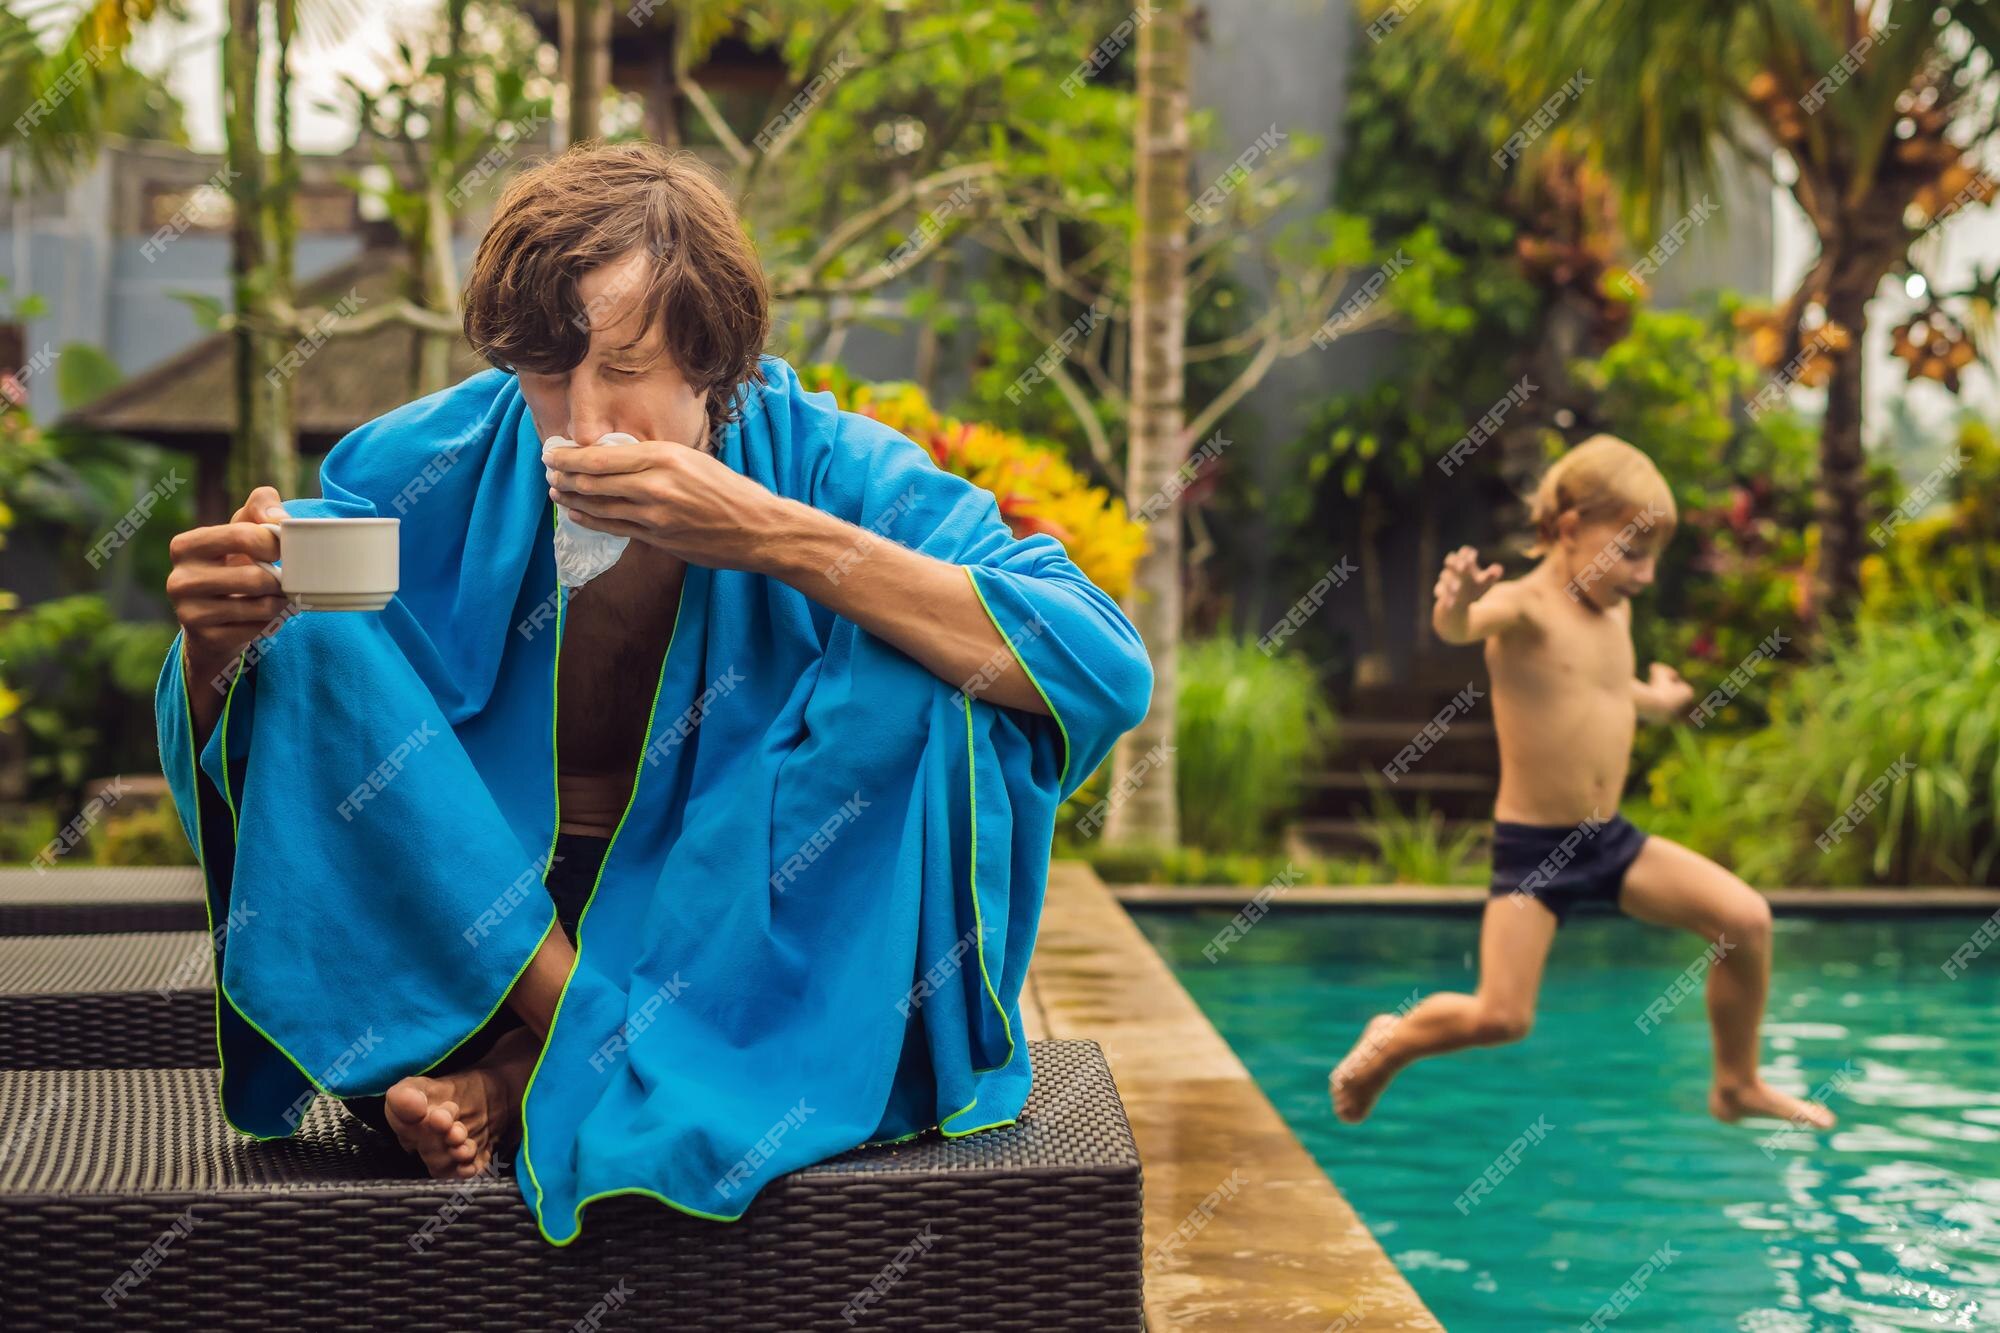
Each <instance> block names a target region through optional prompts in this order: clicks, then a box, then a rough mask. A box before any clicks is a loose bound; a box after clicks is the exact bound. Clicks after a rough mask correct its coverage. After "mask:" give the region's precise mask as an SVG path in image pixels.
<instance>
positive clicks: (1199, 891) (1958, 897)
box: [1107, 884, 2000, 914]
mask: <svg viewBox="0 0 2000 1333" xmlns="http://www.w3.org/2000/svg"><path fill="white" fill-rule="evenodd" d="M1107 887H1108V891H1109V892H1110V894H1111V896H1112V897H1113V898H1115V899H1117V900H1118V902H1120V903H1121V904H1123V905H1124V906H1126V907H1190V908H1192V907H1228V908H1236V909H1241V908H1243V907H1245V906H1248V905H1249V904H1250V903H1251V902H1252V901H1253V900H1256V899H1257V898H1258V897H1259V896H1260V895H1262V897H1263V900H1264V902H1265V903H1266V904H1267V905H1271V906H1276V905H1278V904H1280V903H1283V904H1288V905H1291V906H1294V907H1311V908H1329V907H1330V908H1357V909H1367V908H1375V909H1379V908H1385V907H1388V908H1403V909H1418V910H1423V911H1433V912H1473V911H1477V910H1479V909H1480V908H1482V907H1483V906H1484V905H1485V902H1486V899H1487V898H1488V897H1489V896H1490V895H1489V894H1488V892H1487V890H1485V889H1483V888H1478V887H1475V886H1472V885H1463V884H1451V885H1424V884H1355V885H1337V884H1301V885H1297V886H1295V887H1291V888H1285V887H1282V886H1280V887H1277V888H1272V887H1271V886H1268V885H1265V886H1259V887H1240V886H1233V885H1224V884H1214V885H1186V886H1182V885H1173V884H1113V885H1109V886H1107ZM1759 892H1761V893H1762V894H1763V895H1764V897H1765V899H1766V900H1767V901H1768V902H1769V903H1770V904H1771V906H1772V908H1773V909H1774V910H1776V911H1779V912H1785V913H1798V914H1813V913H1839V912H1862V913H1872V912H1881V913H1898V912H1904V913H1908V912H1984V913H1993V912H2000V889H1958V888H1941V887H1937V888H1912V889H1884V888H1847V889H1818V888H1812V889H1762V890H1759Z"/></svg>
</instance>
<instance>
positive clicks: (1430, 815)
mask: <svg viewBox="0 0 2000 1333" xmlns="http://www.w3.org/2000/svg"><path fill="white" fill-rule="evenodd" d="M1374 804H1375V815H1374V818H1372V819H1370V820H1369V821H1368V827H1367V835H1368V840H1369V841H1370V842H1372V843H1374V844H1375V856H1376V859H1377V860H1378V862H1379V863H1380V867H1381V868H1380V872H1379V873H1380V874H1381V875H1382V876H1383V877H1384V878H1386V879H1387V880H1388V881H1389V882H1390V883H1392V884H1484V883H1486V882H1487V880H1488V878H1489V875H1488V866H1487V863H1486V862H1485V860H1483V859H1482V858H1481V857H1480V855H1479V844H1480V839H1481V836H1482V830H1481V829H1479V828H1467V829H1461V830H1459V831H1458V832H1456V833H1452V832H1447V831H1446V829H1445V822H1444V818H1443V816H1441V815H1439V814H1438V813H1437V812H1435V811H1433V810H1432V809H1431V808H1430V803H1429V802H1428V801H1424V800H1421V799H1420V800H1418V802H1417V805H1416V809H1415V810H1414V811H1412V812H1410V813H1408V814H1405V813H1404V812H1403V811H1401V810H1399V809H1398V808H1397V807H1396V804H1395V803H1394V802H1393V801H1391V800H1389V798H1388V796H1387V794H1386V793H1384V792H1383V791H1382V790H1381V789H1380V788H1379V787H1378V788H1377V789H1376V791H1375V800H1374Z"/></svg>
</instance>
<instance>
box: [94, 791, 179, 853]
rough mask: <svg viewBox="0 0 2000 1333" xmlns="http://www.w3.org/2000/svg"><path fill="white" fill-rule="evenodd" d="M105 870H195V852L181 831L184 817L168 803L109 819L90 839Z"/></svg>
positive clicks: (123, 812) (117, 814) (117, 812)
mask: <svg viewBox="0 0 2000 1333" xmlns="http://www.w3.org/2000/svg"><path fill="white" fill-rule="evenodd" d="M90 842H91V850H92V853H93V854H94V856H95V858H96V861H97V864H98V865H101V866H191V865H194V864H195V859H194V851H193V849H192V848H190V847H189V846H188V842H187V835H186V834H185V833H184V832H182V831H181V821H180V816H179V815H177V814H175V813H174V807H173V805H172V804H171V803H170V802H167V801H155V802H153V803H151V804H149V805H144V806H140V807H138V808H136V809H133V810H130V811H122V810H121V811H114V812H113V813H111V814H109V815H107V816H105V819H104V822H103V823H101V824H99V825H98V826H97V828H96V829H95V830H94V831H93V832H92V833H91V835H90Z"/></svg>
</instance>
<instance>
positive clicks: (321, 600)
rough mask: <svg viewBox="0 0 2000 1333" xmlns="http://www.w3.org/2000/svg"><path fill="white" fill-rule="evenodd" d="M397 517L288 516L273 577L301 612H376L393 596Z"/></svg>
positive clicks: (274, 527)
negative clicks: (275, 577)
mask: <svg viewBox="0 0 2000 1333" xmlns="http://www.w3.org/2000/svg"><path fill="white" fill-rule="evenodd" d="M402 523H403V520H402V519H400V518H288V519H285V520H284V521H283V522H281V523H266V524H265V525H264V526H265V527H267V528H269V529H271V531H273V532H275V533H277V534H278V563H277V564H275V565H274V564H272V563H271V562H270V561H268V560H259V561H258V562H257V563H258V564H260V565H262V566H264V568H266V569H268V570H270V571H271V572H272V573H273V574H276V575H277V576H278V581H279V582H280V583H281V584H282V585H283V586H284V589H285V596H287V597H289V598H290V599H291V600H292V603H293V605H295V606H297V607H298V608H299V609H300V610H301V611H380V610H381V609H382V608H383V607H385V606H387V605H388V604H389V599H390V598H391V597H394V596H395V595H396V589H397V588H398V587H399V586H400V584H399V573H400V569H399V564H398V559H397V557H398V555H399V553H400V551H401V541H400V539H401V535H402V534H401V533H399V532H398V531H397V529H398V528H400V527H401V526H402Z"/></svg>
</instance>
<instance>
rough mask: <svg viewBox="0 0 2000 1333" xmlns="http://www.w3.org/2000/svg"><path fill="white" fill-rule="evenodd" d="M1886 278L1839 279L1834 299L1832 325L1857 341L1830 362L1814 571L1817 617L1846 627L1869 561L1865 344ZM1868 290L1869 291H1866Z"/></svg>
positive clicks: (1830, 294)
mask: <svg viewBox="0 0 2000 1333" xmlns="http://www.w3.org/2000/svg"><path fill="white" fill-rule="evenodd" d="M1880 281H1881V275H1880V274H1875V273H1870V272H1862V273H1859V274H1857V275H1854V276H1848V275H1846V274H1843V273H1841V272H1838V271H1837V272H1836V273H1835V275H1834V278H1833V281H1832V282H1831V283H1829V285H1828V291H1827V308H1826V313H1827V318H1828V319H1830V320H1831V321H1833V322H1834V323H1836V324H1839V325H1840V326H1841V327H1842V328H1843V329H1845V330H1847V333H1848V335H1849V338H1848V343H1847V346H1845V347H1843V348H1841V349H1840V350H1839V351H1837V352H1830V353H1828V354H1827V355H1830V356H1831V357H1832V370H1831V372H1830V374H1829V377H1828V379H1827V385H1826V417H1825V419H1824V420H1823V421H1822V422H1821V423H1820V436H1819V492H1818V495H1817V497H1816V498H1817V501H1818V509H1819V565H1818V568H1817V569H1816V570H1815V571H1814V579H1813V582H1814V588H1813V603H1814V606H1813V610H1814V614H1815V615H1816V616H1820V617H1827V618H1830V619H1835V620H1838V619H1843V618H1844V617H1845V615H1846V612H1847V611H1848V609H1849V608H1850V607H1852V605H1853V604H1854V601H1855V599H1856V597H1857V596H1858V595H1859V594H1860V591H1861V560H1862V557H1863V556H1865V555H1866V554H1867V527H1868V521H1867V499H1868V497H1867V459H1866V456H1865V455H1864V454H1863V452H1862V446H1861V404H1862V397H1861V390H1862V365H1863V360H1862V353H1861V347H1862V343H1863V341H1864V339H1865V337H1866V334H1867V331H1868V301H1869V298H1870V297H1872V296H1873V295H1874V294H1875V287H1876V284H1877V283H1879V282H1880ZM1864 283H1865V284H1866V285H1865V286H1864V285H1863V284H1864Z"/></svg>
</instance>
